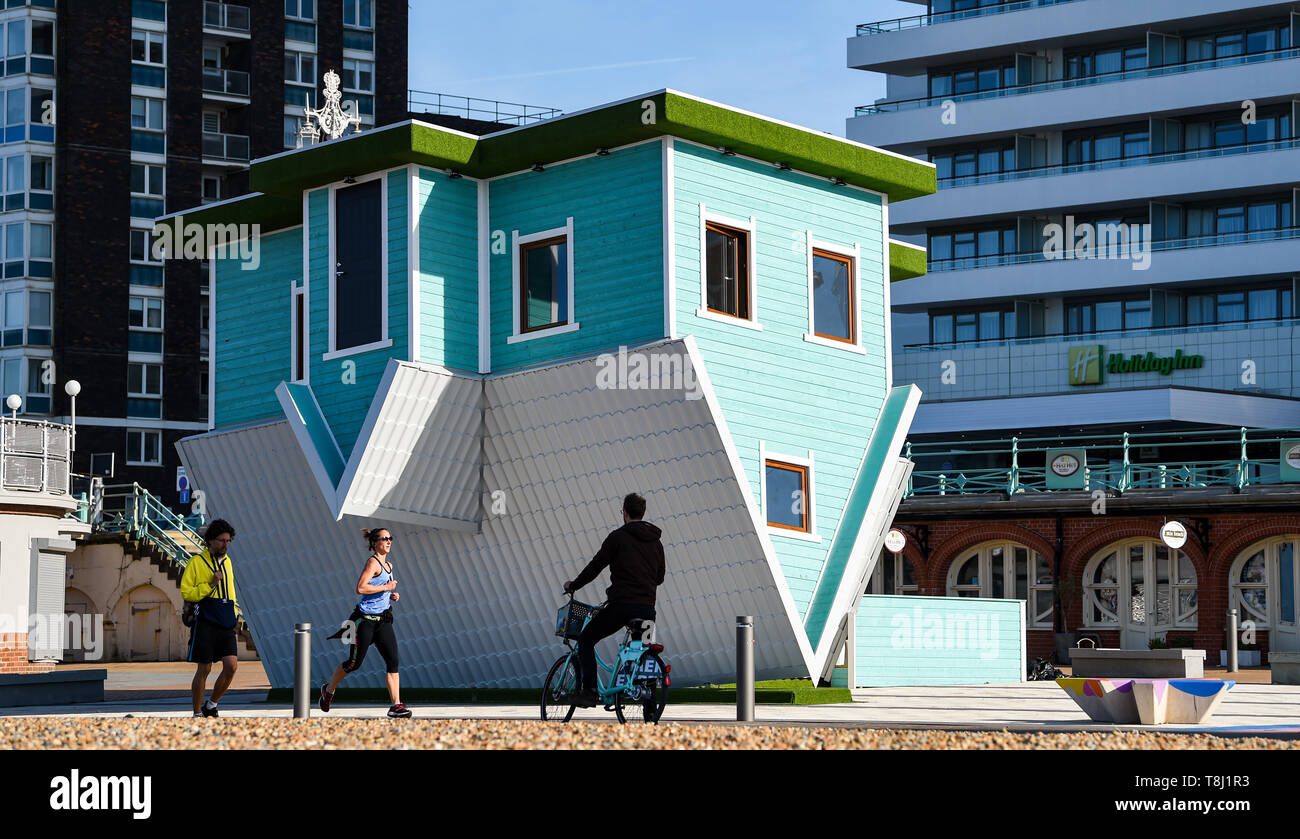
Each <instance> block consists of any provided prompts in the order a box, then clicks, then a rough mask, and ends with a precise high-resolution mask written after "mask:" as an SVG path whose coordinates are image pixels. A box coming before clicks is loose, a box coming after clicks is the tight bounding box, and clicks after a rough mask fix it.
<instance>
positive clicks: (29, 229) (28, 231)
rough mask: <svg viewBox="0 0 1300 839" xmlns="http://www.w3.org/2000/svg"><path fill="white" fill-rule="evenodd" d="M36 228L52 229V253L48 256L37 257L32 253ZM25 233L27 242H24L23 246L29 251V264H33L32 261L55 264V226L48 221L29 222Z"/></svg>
mask: <svg viewBox="0 0 1300 839" xmlns="http://www.w3.org/2000/svg"><path fill="white" fill-rule="evenodd" d="M34 227H48V228H49V229H50V236H49V240H50V253H49V255H48V256H36V255H35V254H34V253H33V252H32V240H33V238H35V237H33V236H32V228H34ZM23 233H24V234H25V237H26V238H25V240H24V242H23V245H24V247H25V248H26V249H27V261H28V262H31V261H32V260H35V261H37V262H53V261H54V225H53V224H51V223H50V222H48V221H29V222H27V225H26V226H25V228H24V229H23Z"/></svg>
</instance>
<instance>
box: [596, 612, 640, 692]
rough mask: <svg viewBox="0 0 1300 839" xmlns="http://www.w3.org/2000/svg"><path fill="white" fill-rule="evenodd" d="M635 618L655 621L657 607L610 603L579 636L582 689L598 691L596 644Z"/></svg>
mask: <svg viewBox="0 0 1300 839" xmlns="http://www.w3.org/2000/svg"><path fill="white" fill-rule="evenodd" d="M634 618H643V619H645V620H651V621H652V620H654V619H655V607H654V606H650V605H647V604H643V603H610V604H609V605H608V606H606V607H605V608H603V609H601V610H600V611H599V612H598V613H597V614H596V617H594V618H592V619H591V622H590V623H588V624H587V628H586V629H584V630H582V634H581V635H579V636H578V662H579V664H580V665H581V669H582V689H583V690H595V689H596V644H597V643H599V642H600V641H601V640H602V639H605V638H608V637H609V636H611V635H613V634H615V633H617V632H618V631H619V630H621V629H622V628H623V627H624V626H626V625H627V622H628V621H630V620H632V619H634Z"/></svg>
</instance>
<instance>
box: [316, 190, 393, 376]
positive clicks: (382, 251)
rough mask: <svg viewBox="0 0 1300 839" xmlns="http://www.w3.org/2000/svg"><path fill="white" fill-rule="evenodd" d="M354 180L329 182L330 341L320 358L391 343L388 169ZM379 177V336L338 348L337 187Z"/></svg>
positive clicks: (380, 346) (342, 355)
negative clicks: (367, 341)
mask: <svg viewBox="0 0 1300 839" xmlns="http://www.w3.org/2000/svg"><path fill="white" fill-rule="evenodd" d="M353 180H354V183H350V184H349V183H342V182H338V183H333V184H330V186H329V242H330V247H329V258H330V261H329V265H328V268H327V269H326V270H328V272H329V309H328V312H329V344H328V351H327V352H326V353H325V354H324V355H322V356H321V361H333V360H334V359H336V358H346V357H348V356H350V355H359V354H360V353H365V352H370V351H372V350H382V349H384V348H385V347H391V346H392V345H393V337H392V335H391V334H390V333H389V331H388V308H389V300H388V173H387V172H375V173H373V174H370V175H366V176H365V177H361V178H354V179H353ZM375 180H377V181H379V294H380V301H381V302H382V304H383V305H382V307H381V308H380V320H379V340H378V341H371V342H370V343H369V344H362V345H361V346H359V347H348V348H347V349H342V350H340V349H337V348H336V344H335V341H336V340H337V336H336V335H335V334H334V333H335V325H336V318H335V311H334V309H335V297H334V284H335V280H336V279H337V277H336V276H335V274H334V270H335V266H337V265H338V254H337V251H336V247H335V246H336V245H337V244H338V243H337V242H336V241H335V238H334V237H335V220H336V218H337V212H336V209H335V207H336V205H335V197H336V196H337V194H338V191H339V190H340V189H347V188H348V187H350V186H356V185H357V184H363V183H367V182H369V181H375Z"/></svg>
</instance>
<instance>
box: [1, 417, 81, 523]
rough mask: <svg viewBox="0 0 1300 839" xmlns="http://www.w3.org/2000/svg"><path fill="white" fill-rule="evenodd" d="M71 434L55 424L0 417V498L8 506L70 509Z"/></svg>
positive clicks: (70, 430)
mask: <svg viewBox="0 0 1300 839" xmlns="http://www.w3.org/2000/svg"><path fill="white" fill-rule="evenodd" d="M71 434H72V429H71V428H70V427H69V426H66V425H60V424H58V423H52V422H43V421H39V420H26V419H13V418H10V417H3V418H0V498H3V500H4V502H5V503H8V504H33V503H41V502H42V500H46V501H56V502H66V506H68V507H69V508H71V507H72V506H73V502H72V500H71V497H70V496H69V494H68V492H69V490H68V486H69V484H68V479H69V473H70V464H69V449H70V445H69V444H70V442H71ZM42 496H44V498H42Z"/></svg>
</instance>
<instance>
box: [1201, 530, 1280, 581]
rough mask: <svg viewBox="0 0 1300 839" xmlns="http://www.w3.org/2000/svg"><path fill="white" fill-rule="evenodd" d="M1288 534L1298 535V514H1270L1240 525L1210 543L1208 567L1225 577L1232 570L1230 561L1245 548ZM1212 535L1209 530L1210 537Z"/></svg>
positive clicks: (1235, 558) (1234, 559)
mask: <svg viewBox="0 0 1300 839" xmlns="http://www.w3.org/2000/svg"><path fill="white" fill-rule="evenodd" d="M1288 534H1293V535H1296V536H1300V516H1270V517H1269V518H1268V519H1265V520H1262V521H1253V522H1250V523H1249V524H1245V525H1241V526H1239V527H1237V528H1236V529H1235V530H1233V531H1232V533H1230V534H1229V535H1228V537H1227V538H1225V539H1223V540H1222V541H1219V542H1217V543H1214V544H1212V545H1211V547H1210V567H1211V569H1213V571H1214V572H1215V573H1216V574H1222V575H1223V576H1224V577H1225V578H1226V577H1227V576H1228V572H1229V571H1231V570H1232V563H1233V562H1235V561H1236V560H1237V556H1238V555H1239V554H1240V553H1241V552H1242V551H1244V550H1245V549H1246V548H1248V547H1250V546H1251V545H1253V544H1255V543H1256V542H1262V541H1264V540H1265V539H1272V538H1274V537H1276V536H1286V535H1288ZM1213 535H1214V534H1213V531H1211V538H1212V539H1213Z"/></svg>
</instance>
